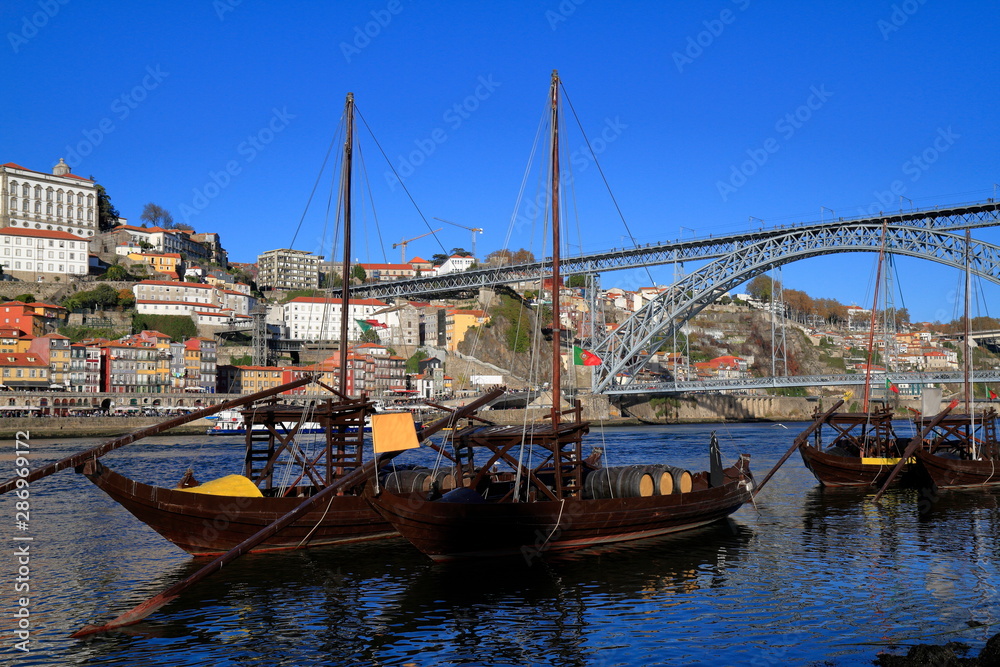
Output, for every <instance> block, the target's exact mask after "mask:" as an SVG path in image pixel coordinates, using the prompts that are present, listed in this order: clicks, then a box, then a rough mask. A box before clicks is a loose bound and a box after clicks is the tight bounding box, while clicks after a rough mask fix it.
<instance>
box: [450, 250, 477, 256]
mask: <svg viewBox="0 0 1000 667" xmlns="http://www.w3.org/2000/svg"><path fill="white" fill-rule="evenodd" d="M451 254H452V255H458V256H459V257H472V253H471V252H469V251H468V250H466V249H465V248H452V249H451Z"/></svg>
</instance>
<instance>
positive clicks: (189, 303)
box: [136, 299, 212, 308]
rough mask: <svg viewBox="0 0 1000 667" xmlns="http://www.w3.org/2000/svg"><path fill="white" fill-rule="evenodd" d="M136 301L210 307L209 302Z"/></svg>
mask: <svg viewBox="0 0 1000 667" xmlns="http://www.w3.org/2000/svg"><path fill="white" fill-rule="evenodd" d="M136 303H163V304H168V305H172V306H197V307H198V308H211V307H212V304H210V303H197V302H195V301H158V300H156V299H139V300H138V301H136Z"/></svg>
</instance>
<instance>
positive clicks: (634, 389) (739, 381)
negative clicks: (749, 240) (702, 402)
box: [605, 371, 1000, 395]
mask: <svg viewBox="0 0 1000 667" xmlns="http://www.w3.org/2000/svg"><path fill="white" fill-rule="evenodd" d="M889 377H890V378H892V381H893V383H894V384H896V385H903V384H931V383H934V384H956V383H960V382H964V381H965V376H964V375H963V374H962V373H958V372H940V373H890V374H889ZM877 378H878V379H875V380H872V386H875V387H877V386H879V385H880V384H884V383H885V380H884V374H883V373H879V374H878V376H877ZM975 381H976V382H990V383H995V382H998V381H1000V371H976V373H975ZM864 383H865V376H864V375H862V374H860V373H856V374H854V375H799V376H795V377H767V378H718V379H714V380H681V381H679V382H655V383H634V384H622V385H614V386H612V387H610V388H609V389H608V390H607V391H606V392H605V393H606V394H617V395H623V394H688V393H692V392H698V391H713V392H717V391H729V392H740V391H746V390H752V391H757V390H761V389H781V388H784V387H834V386H862V385H864Z"/></svg>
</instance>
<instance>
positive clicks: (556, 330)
mask: <svg viewBox="0 0 1000 667" xmlns="http://www.w3.org/2000/svg"><path fill="white" fill-rule="evenodd" d="M551 98H552V160H551V164H552V166H551V169H552V425H553V426H556V425H558V424H559V413H560V408H561V406H562V396H561V384H562V382H561V381H562V378H561V374H562V373H561V371H562V358H561V352H562V331H561V330H560V324H559V323H560V320H561V317H560V313H559V284H560V278H559V72H558V71H556V70H552V92H551Z"/></svg>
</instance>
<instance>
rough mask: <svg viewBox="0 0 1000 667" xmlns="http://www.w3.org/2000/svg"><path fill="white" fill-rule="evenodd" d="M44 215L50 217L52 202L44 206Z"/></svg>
mask: <svg viewBox="0 0 1000 667" xmlns="http://www.w3.org/2000/svg"><path fill="white" fill-rule="evenodd" d="M45 213H46V214H47V215H52V202H49V203H48V204H46V205H45Z"/></svg>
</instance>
